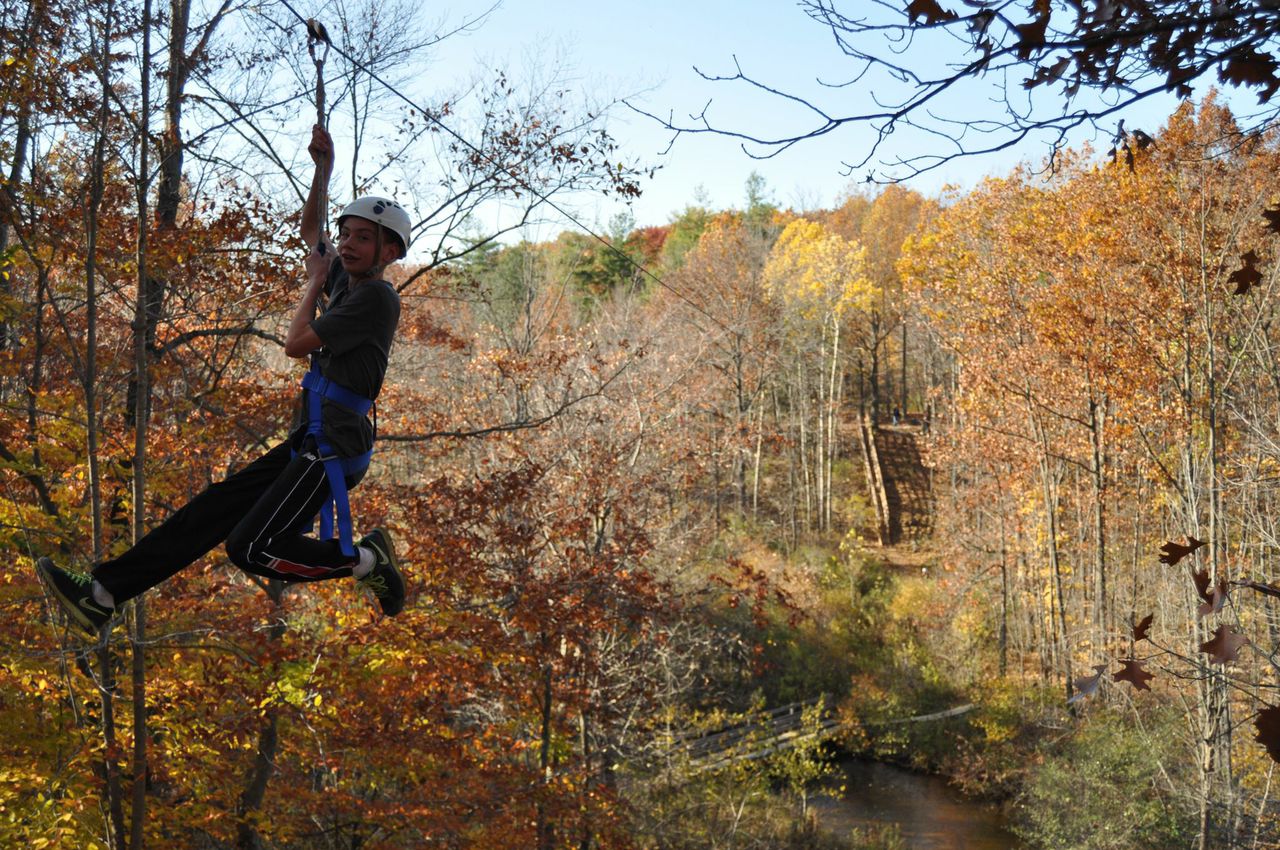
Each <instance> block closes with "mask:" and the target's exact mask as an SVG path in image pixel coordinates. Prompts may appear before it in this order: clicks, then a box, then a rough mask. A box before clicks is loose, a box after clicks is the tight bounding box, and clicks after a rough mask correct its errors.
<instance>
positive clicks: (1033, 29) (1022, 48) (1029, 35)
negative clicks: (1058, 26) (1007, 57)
mask: <svg viewBox="0 0 1280 850" xmlns="http://www.w3.org/2000/svg"><path fill="white" fill-rule="evenodd" d="M1048 28H1049V16H1048V15H1042V16H1041V17H1040V18H1038V19H1036V20H1034V21H1031V22H1030V23H1026V24H1021V25H1019V26H1015V27H1014V29H1015V30H1017V32H1018V46H1017V48H1016V49H1017V51H1018V56H1019V57H1020V58H1022V59H1030V58H1031V56H1032V54H1033V53H1035V52H1036V51H1037V50H1041V49H1043V48H1044V35H1045V31H1046V30H1047V29H1048Z"/></svg>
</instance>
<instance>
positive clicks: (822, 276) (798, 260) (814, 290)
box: [764, 218, 878, 320]
mask: <svg viewBox="0 0 1280 850" xmlns="http://www.w3.org/2000/svg"><path fill="white" fill-rule="evenodd" d="M764 279H765V288H766V291H767V292H768V293H769V295H770V296H771V297H773V298H776V299H777V300H779V301H781V302H782V303H784V304H786V305H787V306H789V307H792V308H794V309H796V310H797V311H798V312H799V313H800V314H801V315H803V316H805V317H806V318H810V319H821V320H826V319H828V318H840V317H841V316H843V315H844V314H846V313H848V312H850V311H857V310H869V309H870V308H871V307H872V305H873V304H874V303H875V298H876V295H877V294H878V290H877V288H876V287H875V286H873V285H872V283H871V281H870V280H869V279H868V277H867V271H866V250H865V249H864V248H863V247H862V246H861V245H859V244H858V243H856V242H852V241H850V240H848V239H845V238H843V237H842V236H840V235H838V234H836V233H834V232H832V231H831V230H829V229H828V228H827V227H825V226H824V225H822V224H820V223H819V222H816V221H809V220H808V219H803V218H800V219H796V220H794V221H792V222H791V223H790V224H788V225H787V226H786V228H785V229H784V230H783V231H782V235H780V236H779V237H778V241H777V242H776V243H775V244H774V246H773V250H772V251H771V252H770V254H769V261H768V263H767V264H766V265H765V270H764Z"/></svg>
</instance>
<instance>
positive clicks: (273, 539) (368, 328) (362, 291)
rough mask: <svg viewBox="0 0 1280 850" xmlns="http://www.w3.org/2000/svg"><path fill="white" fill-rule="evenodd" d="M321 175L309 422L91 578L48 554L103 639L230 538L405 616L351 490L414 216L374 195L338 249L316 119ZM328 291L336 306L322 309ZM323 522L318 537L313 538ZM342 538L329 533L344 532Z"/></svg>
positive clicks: (306, 392)
mask: <svg viewBox="0 0 1280 850" xmlns="http://www.w3.org/2000/svg"><path fill="white" fill-rule="evenodd" d="M307 151H308V153H310V155H311V159H312V161H313V162H314V163H315V173H314V176H313V178H312V181H311V188H310V191H309V193H308V195H307V200H306V203H305V204H304V205H303V209H302V225H301V228H300V229H301V232H302V238H303V240H304V241H305V242H306V244H307V245H308V246H309V247H310V248H311V251H310V253H309V254H308V255H307V259H306V272H307V286H306V289H305V290H304V292H303V295H302V299H301V301H300V302H299V303H298V307H297V310H296V311H295V312H294V315H293V319H292V321H291V322H290V324H289V332H288V334H287V336H286V339H285V344H284V350H285V354H287V355H288V356H290V357H294V358H302V357H309V358H310V360H311V369H310V371H309V372H308V373H307V375H306V377H305V378H304V379H303V381H302V390H303V391H302V399H301V405H300V409H299V414H298V417H297V419H296V421H295V424H294V428H293V430H292V432H291V433H290V434H289V436H288V438H287V439H286V440H285V441H284V442H282V443H280V444H279V445H277V446H275V447H274V448H272V449H271V450H269V451H268V452H267V453H266V454H264V455H263V456H262V457H260V458H258V459H257V460H255V461H253V462H252V463H250V464H249V465H248V466H246V467H244V468H243V469H241V470H239V471H238V472H235V473H233V474H232V475H230V476H229V477H228V478H227V479H226V480H224V481H221V482H218V483H216V484H212V485H210V486H209V487H208V488H206V489H205V490H204V491H203V492H202V493H200V494H199V495H197V496H196V497H195V498H194V499H192V500H191V501H190V502H188V503H187V504H186V505H185V506H184V507H182V508H180V509H179V510H177V511H176V512H174V513H173V514H172V515H171V516H170V517H169V518H168V519H166V520H165V521H164V522H162V523H161V524H160V525H158V526H156V527H155V528H154V529H152V530H151V531H150V532H149V533H148V534H147V535H146V536H144V537H143V538H142V539H141V540H139V541H138V542H137V543H136V544H135V545H134V546H133V547H132V548H131V549H129V551H127V552H125V553H124V554H122V555H121V556H120V557H118V558H113V559H111V560H107V561H103V562H101V563H99V564H97V565H95V566H94V567H93V568H92V569H91V570H90V572H89V573H88V574H80V573H73V572H70V571H68V570H64V569H62V568H60V567H58V566H56V565H55V564H54V563H53V561H52V560H50V559H49V558H47V557H41V558H39V559H38V560H37V562H36V572H37V573H39V575H40V577H41V579H42V580H43V581H44V582H45V584H46V585H47V586H48V588H49V589H50V591H52V593H53V595H54V596H55V597H56V598H57V600H58V602H59V603H60V604H61V606H62V608H63V610H64V611H65V612H66V614H67V616H68V617H69V618H70V619H71V621H72V622H74V623H76V624H77V625H78V626H80V627H81V628H82V629H83V630H85V631H86V632H88V633H89V634H91V635H95V636H96V635H97V634H98V633H100V632H101V631H102V630H103V628H104V627H106V626H108V625H109V624H110V623H111V621H112V619H113V618H114V617H115V615H116V613H117V612H118V611H119V610H120V608H121V606H122V604H123V603H124V602H126V601H128V600H129V599H132V598H133V597H135V596H138V595H139V594H141V593H143V592H144V591H146V590H147V589H149V588H151V587H154V586H156V585H157V584H159V583H160V582H162V581H164V580H165V579H167V578H169V577H170V576H172V575H174V574H176V573H177V572H179V571H180V570H182V569H184V568H185V567H187V566H189V565H190V564H192V563H194V562H195V561H196V560H198V559H199V558H201V557H202V556H204V555H205V554H206V553H207V552H209V550H211V549H212V548H213V547H214V546H216V545H218V544H219V543H222V542H225V543H226V551H227V556H228V557H229V558H230V559H231V561H232V563H234V564H235V565H236V566H238V567H239V568H240V569H242V570H245V571H246V572H249V573H253V574H254V575H259V576H264V577H266V578H272V579H280V580H281V581H286V582H298V581H322V580H325V579H335V578H342V577H345V576H350V575H354V576H355V578H356V580H357V581H358V582H359V583H360V584H361V585H362V586H363V587H364V588H366V589H367V590H369V591H371V592H372V593H373V595H374V596H375V597H377V599H378V603H379V605H380V607H381V609H382V612H383V613H384V614H386V615H387V616H395V615H396V614H398V613H400V611H401V610H402V609H403V608H404V597H405V586H404V579H403V577H402V576H401V574H400V570H399V565H398V564H397V562H396V555H395V550H394V547H393V544H392V540H391V536H390V534H388V533H387V531H386V530H385V529H380V528H378V529H374V530H373V531H371V532H369V533H368V534H366V535H365V536H364V537H363V538H361V540H360V541H359V542H358V544H353V542H352V525H351V514H350V508H349V506H348V503H347V491H348V490H350V489H351V488H353V487H355V486H356V485H357V484H359V483H360V480H361V479H362V478H363V477H364V474H365V472H366V471H367V470H368V467H369V461H370V459H371V457H372V455H373V444H374V439H375V437H376V433H375V426H374V422H373V421H371V420H370V418H369V415H368V414H369V412H370V410H371V409H372V407H373V403H374V400H375V399H376V398H377V397H378V393H379V391H380V390H381V389H382V383H383V379H384V377H385V376H386V371H387V361H388V357H389V355H390V352H391V343H392V340H393V339H394V338H395V332H396V326H397V325H398V324H399V321H400V297H399V295H397V293H396V291H395V288H394V287H392V285H391V284H390V283H388V282H387V281H386V280H385V279H384V278H383V274H384V272H385V269H386V267H387V266H388V265H389V264H391V263H393V262H395V261H396V260H398V259H403V258H404V256H405V254H406V252H407V251H408V248H409V244H410V239H411V237H410V230H411V224H410V220H409V215H408V213H407V212H405V210H404V209H403V208H402V207H401V206H400V205H399V204H397V203H396V202H395V201H391V200H388V199H386V198H380V197H375V196H365V197H362V198H357V199H356V200H354V201H352V202H351V203H350V204H348V205H347V206H346V207H344V208H343V210H342V212H341V213H340V214H339V215H338V222H337V223H338V245H337V249H336V251H335V249H334V247H333V245H332V243H331V242H330V241H329V238H328V236H327V235H325V234H323V233H322V227H323V225H322V222H323V221H324V218H323V215H324V210H323V209H322V206H323V205H324V204H325V201H324V198H326V197H327V192H328V185H329V177H330V174H331V172H332V170H333V161H334V152H333V140H332V139H331V138H330V136H329V133H328V132H327V131H326V130H325V129H324V127H323V126H321V125H319V124H317V125H316V126H315V127H314V128H313V129H312V133H311V143H310V145H308V147H307ZM322 293H323V295H324V296H325V301H324V306H322V307H321V309H320V314H319V315H318V316H317V315H316V310H317V302H318V301H319V300H320V296H321V294H322ZM317 514H319V515H320V528H321V535H320V538H316V537H311V536H308V532H309V531H310V529H311V528H312V526H313V525H314V523H315V519H316V516H317ZM335 520H336V526H337V531H338V537H337V539H328V538H330V535H331V534H332V530H333V526H334V524H335Z"/></svg>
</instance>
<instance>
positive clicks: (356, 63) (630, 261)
mask: <svg viewBox="0 0 1280 850" xmlns="http://www.w3.org/2000/svg"><path fill="white" fill-rule="evenodd" d="M280 2H281V4H283V5H284V7H285V8H286V9H288V10H289V12H290V14H292V15H293V16H294V17H295V18H297V19H298V20H299V21H301V22H302V24H303V25H305V26H306V27H307V31H308V33H311V32H312V27H313V24H314V25H318V24H319V22H318V21H315V19H313V18H306V17H303V15H302V14H301V13H300V12H299V11H298V10H297V9H295V8H294V7H293V4H292V3H290V2H289V0H280ZM321 29H323V28H321ZM323 40H324V42H325V44H326V47H325V52H326V54H327V52H328V47H329V45H332V42H330V41H329V39H328V37H327V35H326V36H325V38H324V39H323ZM308 46H309V48H310V49H311V50H312V58H313V59H314V58H315V53H314V42H310V43H309V45H308ZM332 46H333V48H334V50H336V51H337V52H338V55H339V56H341V57H342V58H343V59H345V60H346V61H347V62H349V63H351V65H352V67H354V68H355V69H356V70H359V71H362V72H364V73H365V74H367V75H368V76H369V79H371V80H373V81H374V82H376V83H378V85H380V86H382V87H383V88H384V89H386V90H387V91H388V92H390V93H391V94H393V95H395V96H396V97H397V98H399V99H400V100H402V101H404V102H405V103H406V104H408V106H409V107H410V108H411V109H413V110H414V111H416V112H419V113H421V114H422V115H424V116H425V117H426V118H427V120H429V121H431V122H432V123H433V124H435V125H436V126H437V127H439V128H440V129H441V130H443V131H444V132H445V133H447V134H448V135H450V136H452V137H453V138H454V139H456V140H457V141H458V142H459V143H460V144H462V145H464V146H465V147H466V148H467V149H468V150H470V151H472V152H473V153H475V154H476V155H477V156H479V157H481V158H482V159H484V160H485V161H486V162H488V163H489V164H490V165H492V166H494V167H495V168H497V169H498V170H500V171H501V172H502V173H504V174H505V175H507V176H508V177H510V178H511V179H512V180H514V181H516V183H518V184H519V185H521V186H523V187H524V189H525V190H526V191H527V192H529V194H531V195H533V196H534V197H535V198H537V199H538V200H540V201H541V202H542V203H544V204H546V205H547V206H549V207H551V209H553V210H555V211H556V212H558V213H560V215H562V216H564V218H565V219H566V220H568V221H569V222H571V223H572V224H574V225H575V226H576V227H578V228H579V229H580V230H582V231H583V232H584V233H586V234H587V235H588V236H590V237H591V238H592V239H594V240H596V241H597V242H599V243H600V244H601V245H603V246H605V248H607V249H608V250H610V251H612V252H613V253H614V254H616V255H617V256H618V257H620V258H621V259H622V260H623V261H625V262H626V263H627V265H629V266H631V267H632V268H634V269H635V270H636V271H637V272H639V273H640V274H641V275H643V276H645V277H647V278H649V279H650V280H652V281H653V282H654V283H656V284H658V286H660V287H662V288H663V289H665V290H667V291H668V292H670V293H671V294H672V295H674V296H676V297H677V298H679V299H680V300H681V301H683V302H685V303H686V304H688V305H689V306H690V307H692V308H693V309H694V310H696V311H697V312H699V313H701V314H702V315H703V316H706V317H707V318H708V319H710V320H711V321H712V322H714V323H715V324H716V325H718V326H719V327H720V328H721V329H722V330H724V331H725V332H727V333H729V334H732V335H735V336H739V337H741V336H742V335H743V334H742V332H741V331H739V330H734V329H733V328H731V327H729V326H728V325H726V324H725V323H724V322H722V321H720V319H718V318H716V317H715V316H713V315H712V314H711V313H709V312H707V311H706V310H705V309H704V308H703V307H702V306H701V305H700V304H698V303H697V302H696V301H694V300H693V299H692V298H690V297H689V296H687V295H685V294H684V293H683V292H681V291H680V290H679V289H677V288H676V287H674V286H672V285H671V284H669V283H667V282H666V281H665V280H663V279H662V278H661V277H659V276H658V275H656V274H654V273H653V272H652V271H650V270H649V269H648V268H646V267H645V266H644V265H642V264H641V263H638V262H636V260H635V259H634V258H633V257H631V256H630V255H628V254H627V253H626V252H624V251H621V250H619V249H618V248H617V246H615V245H614V244H613V243H612V242H610V241H609V240H608V239H605V238H604V237H603V236H601V235H600V234H598V233H596V232H595V231H594V230H592V229H591V228H589V227H587V226H586V225H585V224H583V223H582V222H581V221H579V220H578V218H577V216H575V215H573V214H572V213H570V212H569V211H568V210H566V209H565V208H564V207H562V206H560V205H559V204H557V203H556V202H555V201H553V200H551V198H550V197H548V196H547V195H544V194H543V193H542V192H539V191H538V190H537V189H535V188H534V187H533V186H531V185H529V183H528V181H526V180H525V179H524V178H522V177H520V176H519V175H517V174H516V173H515V172H513V171H512V170H511V169H509V168H507V167H506V166H504V165H503V164H502V163H500V162H498V161H497V160H495V159H494V158H493V157H492V156H490V155H489V154H487V153H485V151H483V150H482V149H480V148H479V147H477V146H476V145H474V144H472V143H471V142H470V141H468V140H467V139H466V138H464V137H463V136H462V135H461V134H459V133H458V132H456V131H455V130H453V129H452V128H451V127H449V126H448V125H447V124H445V123H444V122H443V121H441V120H440V119H439V118H436V117H435V116H434V115H432V114H431V111H430V110H428V109H425V108H423V107H422V106H420V105H419V104H417V103H416V102H415V101H414V100H413V99H412V98H410V97H409V96H408V95H406V94H404V93H403V92H401V91H400V90H399V89H397V88H396V87H395V86H393V85H392V84H391V83H389V82H387V81H386V80H384V79H383V78H382V77H380V76H379V75H378V73H377V72H376V71H374V70H372V69H370V68H369V67H368V66H367V65H365V64H364V63H363V62H361V61H360V60H359V59H356V58H355V57H354V56H352V55H350V54H349V53H347V52H346V51H345V50H343V49H342V48H341V47H338V46H337V45H332ZM317 78H318V79H319V65H317ZM322 85H323V84H322V83H319V84H318V87H317V91H316V95H317V101H318V102H320V98H322V97H323V87H322Z"/></svg>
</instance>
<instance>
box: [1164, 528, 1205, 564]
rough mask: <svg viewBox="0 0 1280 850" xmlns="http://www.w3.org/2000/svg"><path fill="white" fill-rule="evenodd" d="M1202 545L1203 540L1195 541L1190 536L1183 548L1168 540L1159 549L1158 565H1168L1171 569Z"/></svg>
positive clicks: (1179, 544)
mask: <svg viewBox="0 0 1280 850" xmlns="http://www.w3.org/2000/svg"><path fill="white" fill-rule="evenodd" d="M1204 544H1205V541H1204V540H1196V539H1195V538H1194V537H1192V536H1191V535H1187V544H1186V545H1185V546H1184V545H1182V544H1181V543H1174V542H1173V541H1172V540H1170V541H1168V542H1167V543H1165V544H1164V545H1163V546H1161V547H1160V563H1162V564H1168V565H1169V566H1171V567H1172V566H1174V565H1175V564H1177V563H1178V562H1179V561H1181V560H1182V559H1183V558H1185V557H1187V556H1188V555H1190V554H1191V553H1192V552H1194V551H1196V550H1197V549H1199V548H1200V547H1201V546H1203V545H1204Z"/></svg>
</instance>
